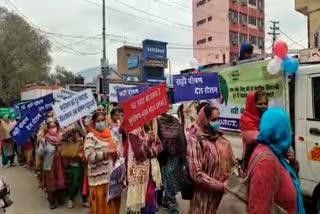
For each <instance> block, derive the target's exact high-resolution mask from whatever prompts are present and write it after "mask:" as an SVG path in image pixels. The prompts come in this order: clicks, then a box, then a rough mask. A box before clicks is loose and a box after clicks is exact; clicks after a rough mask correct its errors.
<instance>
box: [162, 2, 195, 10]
mask: <svg viewBox="0 0 320 214" xmlns="http://www.w3.org/2000/svg"><path fill="white" fill-rule="evenodd" d="M168 1H169V2H171V3H173V4H175V5H179V6H181V7H184V8H187V9H189V10H192V7H188V6H186V5H184V4H181V3H178V2H175V1H170V0H168Z"/></svg>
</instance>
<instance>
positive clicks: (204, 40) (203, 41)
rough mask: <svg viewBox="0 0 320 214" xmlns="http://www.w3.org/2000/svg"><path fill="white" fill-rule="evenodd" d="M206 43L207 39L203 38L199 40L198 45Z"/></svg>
mask: <svg viewBox="0 0 320 214" xmlns="http://www.w3.org/2000/svg"><path fill="white" fill-rule="evenodd" d="M204 43H206V39H201V40H198V41H197V45H202V44H204Z"/></svg>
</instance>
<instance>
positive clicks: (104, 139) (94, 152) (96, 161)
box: [84, 112, 121, 214]
mask: <svg viewBox="0 0 320 214" xmlns="http://www.w3.org/2000/svg"><path fill="white" fill-rule="evenodd" d="M92 122H93V124H92V129H91V130H90V133H89V134H88V135H87V136H86V139H85V145H84V154H85V157H86V159H87V161H88V177H89V190H90V193H89V195H90V202H91V212H90V213H91V214H105V213H108V214H118V213H119V209H120V203H121V199H119V198H117V199H113V200H110V201H107V193H108V184H109V177H110V174H111V170H112V164H113V162H114V161H115V159H116V158H117V146H116V144H115V142H114V140H113V138H112V135H111V131H110V129H109V128H108V127H107V124H106V118H105V115H104V114H103V113H101V112H96V113H95V114H94V115H93V116H92Z"/></svg>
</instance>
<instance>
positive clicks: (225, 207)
mask: <svg viewBox="0 0 320 214" xmlns="http://www.w3.org/2000/svg"><path fill="white" fill-rule="evenodd" d="M267 155H273V154H272V153H270V152H261V153H259V154H258V155H257V156H256V157H255V159H254V160H253V162H252V164H251V166H250V168H249V170H248V174H247V176H246V177H245V178H241V177H240V176H239V173H238V170H239V168H238V167H237V166H236V167H234V168H233V169H232V171H231V174H230V177H229V179H228V183H227V188H226V191H225V193H224V195H223V197H222V200H221V202H220V204H219V207H218V210H217V214H226V213H237V214H247V213H248V211H247V207H248V195H249V193H248V187H249V185H250V174H251V172H252V170H253V168H254V167H255V165H256V164H257V162H258V161H259V160H260V159H261V158H262V157H264V156H267ZM278 172H279V173H278V174H277V175H276V188H275V189H274V191H273V201H272V204H271V209H270V214H288V213H287V211H285V210H284V209H283V208H281V207H280V206H279V205H277V204H276V203H275V201H274V196H275V194H276V193H277V192H278V189H279V179H280V169H279V168H278Z"/></svg>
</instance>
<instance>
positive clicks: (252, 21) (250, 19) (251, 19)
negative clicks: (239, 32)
mask: <svg viewBox="0 0 320 214" xmlns="http://www.w3.org/2000/svg"><path fill="white" fill-rule="evenodd" d="M249 24H250V25H254V26H257V18H256V17H253V16H249Z"/></svg>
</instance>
